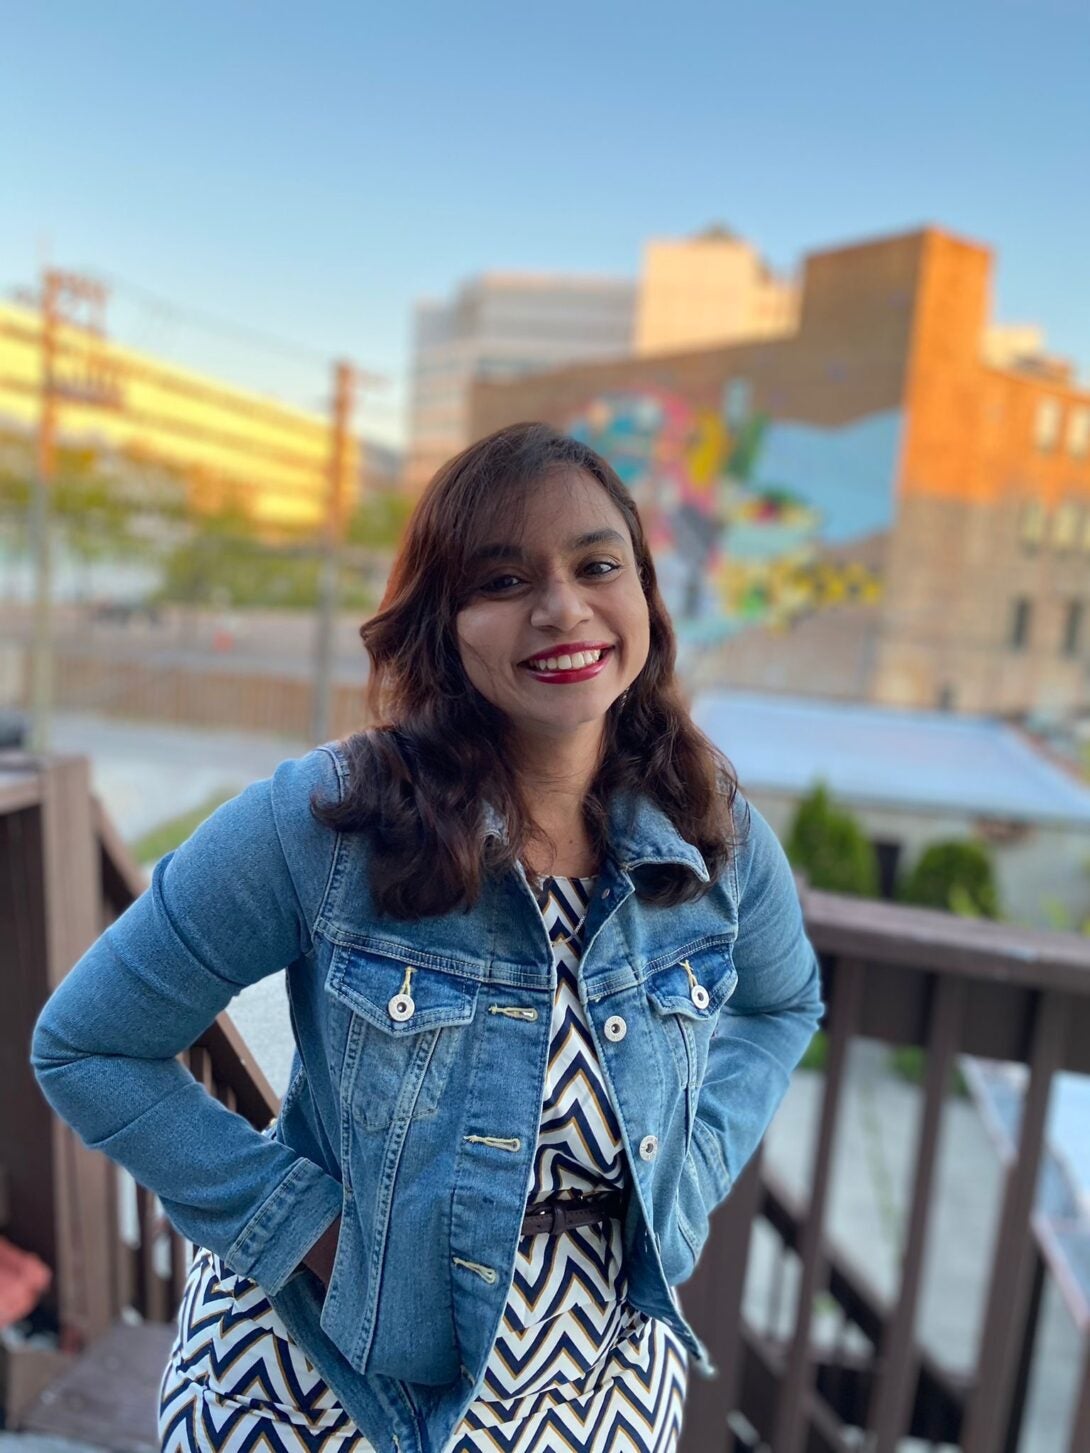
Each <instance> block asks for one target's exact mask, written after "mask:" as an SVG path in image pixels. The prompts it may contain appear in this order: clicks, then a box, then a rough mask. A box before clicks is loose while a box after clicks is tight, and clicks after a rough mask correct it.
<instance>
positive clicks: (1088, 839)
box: [692, 690, 1090, 928]
mask: <svg viewBox="0 0 1090 1453" xmlns="http://www.w3.org/2000/svg"><path fill="white" fill-rule="evenodd" d="M692 711H693V719H694V720H695V721H696V723H697V725H698V726H699V727H700V728H701V730H702V731H704V732H705V733H706V734H707V735H708V736H709V737H710V738H711V740H712V741H713V742H714V743H715V744H716V746H717V747H719V748H720V750H722V751H723V752H725V753H726V755H727V757H728V758H729V759H730V761H731V763H732V764H733V766H734V768H735V770H736V771H737V772H738V774H739V778H740V781H741V784H742V787H743V790H744V791H745V793H746V795H747V796H748V797H750V798H751V799H752V801H753V802H754V803H755V804H756V805H757V807H758V808H759V809H760V811H761V812H762V813H764V815H765V816H766V817H767V818H768V820H769V822H770V823H771V824H772V826H773V828H774V829H775V830H776V833H777V834H778V836H779V837H780V838H781V839H782V840H784V841H786V840H787V838H788V835H789V833H790V828H791V823H792V821H793V819H794V816H795V811H796V809H797V808H798V805H799V803H800V802H801V800H802V799H803V798H804V797H805V796H806V795H807V794H808V793H809V792H810V791H812V789H813V788H814V787H815V786H816V785H817V784H818V783H819V782H820V783H824V784H825V786H826V787H827V788H828V791H829V794H830V796H831V798H832V800H833V801H834V802H835V804H836V805H837V806H838V807H841V808H845V809H847V810H848V811H849V812H851V813H852V815H853V816H854V817H855V818H856V820H857V821H858V823H859V825H860V827H861V828H862V830H863V832H864V833H865V834H866V836H867V838H868V839H869V840H870V842H871V843H872V845H873V846H874V848H875V851H876V853H877V856H878V864H879V873H880V879H881V886H880V891H881V893H882V896H883V897H887V898H889V897H893V896H895V893H896V888H897V884H898V882H899V881H900V879H901V878H902V876H903V875H904V874H906V873H907V872H910V871H911V870H912V868H913V867H914V865H915V864H916V862H917V861H918V859H919V857H920V855H921V854H922V853H923V852H924V850H925V849H926V848H928V847H930V846H931V844H933V843H936V842H945V841H949V840H951V839H954V840H958V841H964V840H966V839H973V840H975V841H977V842H981V843H983V844H985V845H986V847H987V850H988V853H989V856H990V857H991V860H992V865H993V870H994V873H995V882H996V890H997V893H998V896H999V902H1000V905H1001V908H1002V911H1003V914H1004V917H1006V918H1007V919H1009V920H1012V921H1014V922H1017V923H1022V924H1026V925H1033V926H1036V927H1039V928H1049V927H1054V926H1057V924H1060V925H1063V926H1068V927H1073V928H1078V927H1079V926H1081V925H1082V924H1083V923H1084V922H1085V921H1086V920H1087V919H1088V918H1090V872H1088V870H1087V863H1088V862H1090V786H1088V785H1087V784H1086V783H1085V782H1081V781H1080V780H1079V779H1078V778H1077V777H1076V776H1075V775H1074V773H1073V772H1071V771H1069V770H1066V769H1065V768H1063V767H1061V766H1060V765H1059V764H1058V763H1057V762H1056V761H1055V760H1053V759H1052V758H1051V757H1050V756H1049V755H1048V754H1047V753H1045V752H1043V751H1042V750H1041V749H1040V748H1039V747H1038V746H1037V745H1036V744H1035V743H1034V742H1033V741H1032V740H1031V739H1030V738H1029V737H1028V736H1027V735H1026V734H1025V733H1024V732H1022V731H1021V730H1020V729H1019V728H1018V727H1016V726H1012V725H1011V724H1009V723H1008V722H1003V721H998V720H996V719H995V718H994V717H976V716H952V715H951V714H949V713H947V712H936V711H906V710H902V709H899V708H894V707H887V706H873V705H870V704H866V703H863V704H861V703H856V702H842V701H820V700H817V699H815V698H813V697H809V698H804V697H796V696H786V695H772V694H762V693H758V692H749V691H731V690H710V691H707V692H701V693H700V694H698V695H697V697H696V699H695V701H694V703H693V708H692ZM921 764H923V766H924V770H921Z"/></svg>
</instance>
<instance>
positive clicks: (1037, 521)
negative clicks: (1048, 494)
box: [1018, 499, 1045, 550]
mask: <svg viewBox="0 0 1090 1453" xmlns="http://www.w3.org/2000/svg"><path fill="white" fill-rule="evenodd" d="M1044 537H1045V507H1044V505H1043V504H1041V502H1040V500H1035V499H1033V500H1030V502H1029V504H1027V505H1026V506H1025V508H1024V509H1023V510H1022V515H1021V518H1020V520H1019V522H1018V538H1019V539H1020V540H1021V541H1022V544H1023V545H1024V546H1025V548H1026V549H1027V550H1036V549H1037V547H1038V546H1039V545H1040V543H1041V541H1042V540H1043V539H1044Z"/></svg>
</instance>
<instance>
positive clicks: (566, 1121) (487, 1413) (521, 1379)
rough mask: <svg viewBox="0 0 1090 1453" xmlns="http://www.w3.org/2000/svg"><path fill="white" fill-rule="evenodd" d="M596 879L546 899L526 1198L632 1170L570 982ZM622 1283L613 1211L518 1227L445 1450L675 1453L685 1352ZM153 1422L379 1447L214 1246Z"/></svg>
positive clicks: (245, 1441) (234, 1443)
mask: <svg viewBox="0 0 1090 1453" xmlns="http://www.w3.org/2000/svg"><path fill="white" fill-rule="evenodd" d="M592 885H593V880H592V879H586V878H583V879H580V878H563V877H553V878H547V879H546V880H545V881H544V883H543V885H542V891H541V894H540V896H539V899H538V904H539V907H540V909H541V912H542V916H543V917H544V920H545V924H546V927H547V928H548V930H549V937H550V939H551V941H552V945H553V960H554V963H555V965H556V993H555V996H554V999H553V1010H552V1024H551V1034H550V1047H549V1066H548V1071H547V1075H546V1082H545V1097H544V1104H543V1106H542V1116H541V1126H540V1131H539V1135H538V1143H537V1152H536V1155H535V1158H534V1169H533V1177H532V1181H531V1185H530V1187H529V1194H528V1203H529V1204H533V1203H535V1202H538V1201H543V1200H546V1199H552V1198H556V1197H560V1198H566V1197H568V1196H573V1195H584V1194H588V1193H595V1192H599V1193H600V1192H602V1191H604V1190H608V1189H610V1188H613V1187H621V1186H623V1185H624V1183H625V1177H626V1166H625V1163H624V1154H623V1149H622V1145H621V1138H620V1129H619V1126H618V1125H617V1120H616V1116H615V1115H614V1113H613V1109H612V1107H611V1106H610V1104H609V1100H608V1097H607V1095H606V1092H605V1086H604V1084H603V1082H602V1077H601V1073H600V1070H599V1067H598V1061H597V1057H596V1055H595V1052H594V1047H593V1044H592V1042H591V1038H590V1033H589V1031H588V1028H587V1024H586V1019H585V1016H584V1014H583V1009H582V1006H581V1004H580V1002H579V994H578V989H577V980H576V968H577V965H578V961H579V955H580V952H581V947H582V945H581V942H580V929H581V926H582V922H583V917H584V914H585V912H586V906H587V902H588V900H589V896H590V892H591V888H592ZM625 1294H626V1279H625V1273H624V1267H623V1265H622V1261H621V1226H620V1222H619V1221H608V1222H605V1223H604V1224H602V1225H598V1226H585V1227H579V1228H577V1229H576V1230H574V1231H569V1232H566V1233H565V1234H563V1235H560V1236H524V1237H523V1238H522V1239H521V1240H520V1242H519V1248H518V1255H517V1259H516V1263H515V1275H514V1281H513V1284H512V1287H511V1292H510V1295H509V1297H508V1300H507V1305H506V1307H505V1309H504V1314H503V1318H502V1322H501V1325H500V1330H499V1333H498V1334H497V1337H496V1341H495V1343H494V1345H493V1348H492V1352H491V1354H490V1356H489V1360H488V1365H487V1368H486V1370H485V1377H484V1384H483V1387H482V1388H481V1391H480V1393H479V1394H478V1397H477V1398H476V1400H475V1401H474V1403H473V1404H472V1406H471V1407H470V1408H469V1410H468V1412H467V1413H466V1415H465V1417H464V1419H463V1421H462V1423H461V1425H460V1426H459V1428H458V1429H457V1431H456V1433H455V1435H454V1437H453V1439H452V1440H451V1442H450V1443H449V1444H448V1449H447V1453H486V1450H487V1453H564V1450H579V1453H673V1450H674V1449H675V1447H676V1445H677V1440H678V1435H679V1432H680V1429H681V1417H682V1405H683V1403H684V1398H685V1388H686V1376H687V1365H686V1357H685V1351H684V1349H683V1347H682V1345H681V1343H680V1342H679V1341H678V1339H677V1337H676V1336H675V1335H674V1333H673V1332H672V1331H671V1330H670V1329H669V1328H668V1327H667V1326H666V1325H665V1323H663V1322H659V1321H655V1320H652V1319H649V1318H648V1317H646V1316H644V1314H643V1313H641V1312H638V1311H636V1310H635V1308H633V1307H631V1306H630V1305H628V1303H627V1301H626V1295H625ZM159 1427H160V1437H161V1440H162V1448H163V1450H164V1453H197V1450H200V1453H243V1450H248V1449H252V1448H254V1447H266V1448H269V1449H272V1450H276V1453H280V1450H283V1453H317V1450H319V1449H320V1450H322V1453H371V1445H370V1443H368V1441H367V1440H366V1439H365V1438H364V1437H363V1435H362V1434H361V1433H360V1432H359V1431H358V1430H357V1429H356V1428H355V1427H354V1425H353V1424H352V1423H351V1422H350V1420H349V1419H348V1417H347V1415H346V1413H345V1412H344V1410H343V1409H342V1408H341V1407H340V1406H339V1404H338V1402H337V1400H336V1398H335V1397H334V1396H333V1394H332V1392H331V1391H330V1389H329V1388H328V1387H327V1386H326V1384H325V1382H324V1381H323V1380H322V1378H321V1377H320V1376H319V1375H318V1373H317V1372H316V1371H315V1369H314V1368H313V1367H312V1365H311V1364H310V1362H309V1361H308V1360H307V1358H306V1357H305V1355H304V1354H303V1352H302V1350H301V1349H300V1348H299V1347H298V1346H296V1345H295V1344H293V1343H292V1342H291V1341H290V1339H289V1338H288V1337H287V1334H286V1332H285V1330H284V1328H283V1326H282V1324H281V1323H280V1322H279V1319H278V1318H277V1317H276V1315H275V1313H274V1312H273V1311H272V1308H271V1307H270V1306H269V1303H268V1300H267V1298H266V1297H265V1296H264V1294H263V1293H262V1292H261V1289H260V1288H259V1287H258V1286H256V1285H255V1284H254V1283H253V1282H251V1281H249V1280H247V1279H246V1278H244V1277H236V1276H234V1274H233V1273H231V1272H229V1271H228V1270H227V1269H226V1268H225V1267H224V1266H223V1264H222V1263H221V1262H220V1261H219V1259H218V1258H217V1257H215V1256H213V1255H212V1253H211V1252H208V1251H201V1252H199V1253H198V1254H197V1257H196V1258H195V1260H194V1263H193V1267H192V1268H191V1270H190V1274H189V1279H188V1282H187V1285H186V1291H185V1296H184V1298H183V1303H182V1308H181V1311H180V1313H179V1319H178V1336H177V1339H176V1341H175V1345H174V1349H173V1352H172V1354H171V1358H170V1362H169V1363H168V1366H167V1369H166V1372H165V1374H164V1377H163V1383H162V1390H161V1401H160V1415H159ZM262 1435H263V1437H264V1442H262V1441H261V1437H262Z"/></svg>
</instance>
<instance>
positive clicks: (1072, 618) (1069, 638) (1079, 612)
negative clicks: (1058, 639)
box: [1063, 600, 1083, 656]
mask: <svg viewBox="0 0 1090 1453" xmlns="http://www.w3.org/2000/svg"><path fill="white" fill-rule="evenodd" d="M1082 617H1083V604H1082V601H1081V600H1069V601H1068V602H1067V614H1066V615H1065V616H1064V646H1063V651H1064V655H1065V656H1077V655H1078V654H1079V641H1080V639H1081V637H1082Z"/></svg>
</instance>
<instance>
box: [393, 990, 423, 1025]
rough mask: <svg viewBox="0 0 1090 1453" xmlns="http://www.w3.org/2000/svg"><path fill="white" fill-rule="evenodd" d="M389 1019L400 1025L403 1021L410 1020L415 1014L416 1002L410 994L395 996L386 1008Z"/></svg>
mask: <svg viewBox="0 0 1090 1453" xmlns="http://www.w3.org/2000/svg"><path fill="white" fill-rule="evenodd" d="M386 1008H387V1010H388V1011H389V1015H390V1018H391V1019H396V1020H398V1022H399V1023H400V1022H401V1021H403V1020H405V1019H411V1018H412V1017H413V1015H414V1014H415V1013H416V1000H415V999H414V998H413V996H412V995H411V994H395V995H394V997H393V998H392V999H391V1000H390V1002H389V1003H388V1004H387V1006H386Z"/></svg>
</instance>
